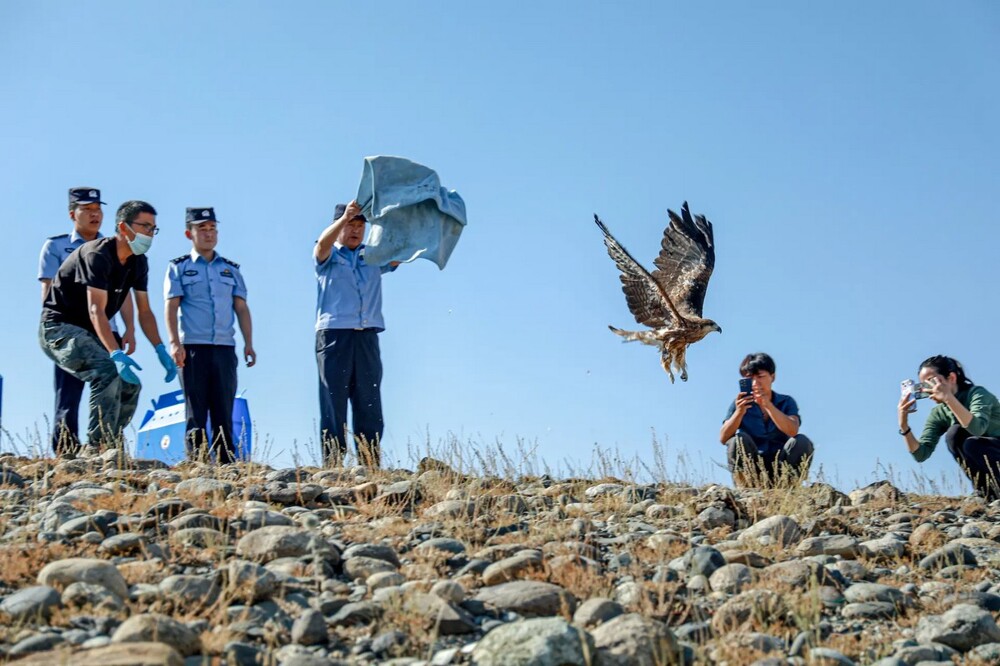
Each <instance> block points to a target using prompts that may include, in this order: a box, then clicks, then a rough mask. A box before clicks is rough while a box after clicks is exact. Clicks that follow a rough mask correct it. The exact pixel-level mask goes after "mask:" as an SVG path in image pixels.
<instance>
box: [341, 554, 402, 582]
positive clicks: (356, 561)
mask: <svg viewBox="0 0 1000 666" xmlns="http://www.w3.org/2000/svg"><path fill="white" fill-rule="evenodd" d="M395 571H396V567H395V566H393V565H392V564H391V563H390V562H386V561H385V560H376V559H375V558H373V557H364V556H358V557H352V558H350V559H349V560H344V574H345V575H346V576H347V577H348V578H351V579H352V580H354V579H358V578H360V579H362V580H364V579H366V578H368V577H369V576H371V575H373V574H377V573H389V572H395Z"/></svg>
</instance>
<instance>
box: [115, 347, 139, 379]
mask: <svg viewBox="0 0 1000 666" xmlns="http://www.w3.org/2000/svg"><path fill="white" fill-rule="evenodd" d="M111 360H112V361H114V362H115V369H116V370H118V376H119V377H121V378H122V381H126V382H128V383H129V384H142V382H140V381H139V377H138V375H136V374H135V372H133V371H132V368H135V369H136V370H142V368H141V367H139V364H138V363H136V362H135V361H133V360H132V357H131V356H129V355H128V354H126V353H125V352H123V351H122V350H121V349H116V350H115V351H113V352H111Z"/></svg>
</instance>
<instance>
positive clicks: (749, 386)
mask: <svg viewBox="0 0 1000 666" xmlns="http://www.w3.org/2000/svg"><path fill="white" fill-rule="evenodd" d="M740 393H746V394H747V395H753V379H751V378H750V377H743V378H742V379H740Z"/></svg>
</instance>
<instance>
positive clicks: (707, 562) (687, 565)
mask: <svg viewBox="0 0 1000 666" xmlns="http://www.w3.org/2000/svg"><path fill="white" fill-rule="evenodd" d="M681 564H682V566H683V567H684V571H685V572H687V574H688V576H698V575H701V576H711V575H712V574H713V573H714V572H715V570H716V569H719V568H720V567H724V566H726V558H725V557H724V556H723V555H722V553H720V552H719V551H718V550H716V549H715V548H712V547H711V546H695V547H694V548H692V549H691V550H689V551H688V552H686V553H684V557H683V558H682V559H681Z"/></svg>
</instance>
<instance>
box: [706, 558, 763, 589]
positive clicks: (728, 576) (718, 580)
mask: <svg viewBox="0 0 1000 666" xmlns="http://www.w3.org/2000/svg"><path fill="white" fill-rule="evenodd" d="M752 580H753V575H752V574H751V572H750V567H748V566H746V565H745V564H727V565H725V566H722V567H719V568H718V569H716V570H715V571H713V572H712V575H711V576H709V578H708V583H709V585H711V586H712V590H714V591H716V592H725V593H726V594H736V593H738V592H740V591H742V590H743V588H745V587H746V586H747V585H749V584H750V583H751V582H752Z"/></svg>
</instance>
